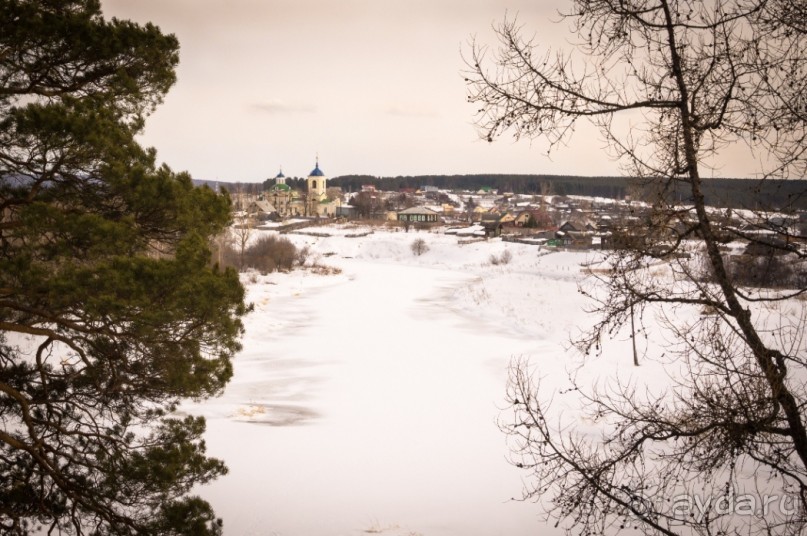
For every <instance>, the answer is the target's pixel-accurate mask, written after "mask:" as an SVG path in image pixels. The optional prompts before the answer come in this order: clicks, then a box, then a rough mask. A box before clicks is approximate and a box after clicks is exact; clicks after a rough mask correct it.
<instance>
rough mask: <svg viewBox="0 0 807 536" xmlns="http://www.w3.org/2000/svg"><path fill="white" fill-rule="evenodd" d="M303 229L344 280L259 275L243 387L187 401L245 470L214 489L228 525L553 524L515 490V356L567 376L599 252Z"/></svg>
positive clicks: (432, 530) (409, 528) (241, 371)
mask: <svg viewBox="0 0 807 536" xmlns="http://www.w3.org/2000/svg"><path fill="white" fill-rule="evenodd" d="M289 238H290V239H291V240H293V241H294V242H295V243H296V244H297V245H300V246H302V245H308V246H309V248H310V250H311V252H312V256H313V257H314V258H316V260H317V262H320V263H323V264H328V265H332V266H336V267H338V268H340V269H341V270H342V272H341V274H338V275H331V276H317V275H314V274H312V273H310V272H308V271H301V270H298V271H295V272H292V273H289V274H277V273H275V274H271V275H269V276H265V277H259V278H258V281H257V282H256V283H251V284H248V291H249V295H248V299H249V300H250V301H252V302H253V303H254V304H255V312H254V313H252V314H251V315H249V317H248V318H247V319H246V321H245V324H246V328H247V331H246V336H245V339H244V350H243V351H242V352H241V353H240V354H239V356H238V357H237V359H236V361H235V364H234V365H235V376H234V378H233V381H232V383H231V384H230V385H229V386H228V388H227V390H226V392H225V393H224V395H223V396H221V397H220V398H217V399H214V400H209V401H206V402H204V403H202V404H187V405H186V406H185V407H184V408H183V409H184V410H185V411H188V412H191V413H194V414H202V415H205V416H206V417H207V418H208V433H207V436H206V439H207V443H208V448H209V453H210V454H211V455H214V456H217V457H221V458H223V459H224V460H225V461H226V462H227V464H228V466H229V467H230V473H229V474H228V475H227V476H225V477H223V478H221V479H219V480H218V481H216V482H214V483H213V484H210V485H208V486H205V487H203V488H201V489H200V490H199V493H200V494H201V495H202V496H204V497H205V498H207V499H208V500H210V501H211V502H212V503H213V506H214V507H215V509H216V512H217V514H218V515H220V516H222V517H223V518H224V520H225V534H227V535H249V534H254V535H258V534H275V535H311V536H318V535H351V534H357V535H358V534H368V533H380V534H389V535H413V534H422V535H435V536H440V535H470V536H473V535H479V536H482V535H485V536H487V535H495V534H502V535H508V536H518V535H528V534H530V535H534V534H539V533H540V534H551V533H552V532H551V531H552V529H548V528H547V527H545V526H544V525H543V524H542V523H541V522H540V521H539V519H538V515H537V514H538V510H537V508H536V506H535V505H533V504H531V503H523V502H518V501H511V500H510V499H511V498H512V497H520V495H521V491H522V478H525V477H526V475H525V474H523V473H522V472H521V471H519V470H518V469H516V468H514V467H512V466H510V465H509V464H508V463H507V461H506V456H507V454H508V452H507V447H506V441H505V437H504V435H503V434H502V433H501V432H500V431H499V429H498V427H497V425H496V420H497V418H498V417H499V416H500V414H501V406H502V404H503V400H504V395H505V382H506V376H507V366H508V363H509V362H510V360H511V359H512V358H514V357H529V358H530V359H531V361H532V363H533V364H534V365H535V366H536V368H537V369H538V370H539V371H540V373H541V375H542V376H547V377H548V378H549V379H550V381H556V380H557V381H558V382H559V386H561V385H560V384H563V385H565V377H566V371H567V369H569V368H570V363H573V362H575V361H576V358H573V357H571V352H570V351H569V350H568V349H567V346H568V344H567V342H568V340H569V336H570V333H571V332H572V331H573V330H575V329H576V328H575V326H577V325H579V324H580V323H581V318H584V315H583V313H582V309H583V306H584V303H585V302H584V300H583V298H582V297H581V296H580V295H579V294H578V293H577V287H576V280H577V278H578V277H579V276H580V263H581V262H584V261H585V260H586V258H587V257H588V256H587V255H586V254H580V253H553V254H551V255H546V256H539V250H538V249H537V248H536V247H534V246H527V245H522V244H505V243H503V242H500V241H498V240H492V241H487V242H475V243H471V244H466V245H459V244H458V243H457V239H456V237H451V236H446V235H440V234H431V233H402V232H397V233H389V232H376V233H374V234H371V235H369V236H365V237H361V238H352V237H347V236H344V235H341V236H339V235H337V236H331V237H315V236H303V235H289ZM415 238H423V239H425V240H426V242H427V245H428V246H429V251H428V252H426V253H425V254H423V255H422V256H415V255H413V253H412V252H411V250H410V244H411V242H412V241H413V240H414V239H415ZM505 250H508V251H510V253H511V255H512V260H511V262H510V263H509V264H507V265H501V264H500V265H494V264H491V263H490V257H491V255H493V256H501V254H502V253H503V252H504V251H505ZM626 364H627V363H626ZM554 530H556V531H557V529H554ZM557 533H559V532H557Z"/></svg>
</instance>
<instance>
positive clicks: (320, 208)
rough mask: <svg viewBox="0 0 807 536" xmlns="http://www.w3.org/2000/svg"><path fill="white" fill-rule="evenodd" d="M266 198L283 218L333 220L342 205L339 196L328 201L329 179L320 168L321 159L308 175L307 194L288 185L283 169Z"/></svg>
mask: <svg viewBox="0 0 807 536" xmlns="http://www.w3.org/2000/svg"><path fill="white" fill-rule="evenodd" d="M265 198H266V200H267V201H270V202H271V203H272V204H273V205H274V207H275V209H276V210H277V213H278V215H279V216H280V217H281V218H289V217H308V218H333V217H335V216H336V209H337V207H340V206H341V205H342V200H341V198H340V197H339V196H336V197H334V198H333V199H328V177H327V176H326V175H325V173H323V172H322V170H321V169H320V167H319V157H317V160H316V164H315V165H314V169H313V170H312V171H311V173H309V174H308V178H307V179H306V191H305V192H298V191H296V190H292V189H291V188H290V187H289V185H288V184H286V176H285V175H283V170H282V169H281V170H280V172H279V173H278V174H277V175H276V176H275V184H274V185H273V186H272V187H271V188H270V189H269V191H268V192H266V194H265Z"/></svg>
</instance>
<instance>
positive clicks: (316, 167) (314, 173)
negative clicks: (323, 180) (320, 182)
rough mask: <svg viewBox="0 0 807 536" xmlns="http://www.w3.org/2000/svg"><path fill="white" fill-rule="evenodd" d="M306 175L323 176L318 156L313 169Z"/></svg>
mask: <svg viewBox="0 0 807 536" xmlns="http://www.w3.org/2000/svg"><path fill="white" fill-rule="evenodd" d="M308 176H309V177H324V176H325V173H323V172H322V170H321V169H319V158H317V164H316V166H314V171H312V172H311V173H309V174H308Z"/></svg>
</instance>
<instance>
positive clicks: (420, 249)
mask: <svg viewBox="0 0 807 536" xmlns="http://www.w3.org/2000/svg"><path fill="white" fill-rule="evenodd" d="M409 248H410V249H411V250H412V253H414V254H415V256H416V257H420V256H421V255H423V254H424V253H426V252H427V251H429V246H428V244H426V241H425V240H423V239H422V238H416V239H415V240H414V241H413V242H412V244H410V246H409Z"/></svg>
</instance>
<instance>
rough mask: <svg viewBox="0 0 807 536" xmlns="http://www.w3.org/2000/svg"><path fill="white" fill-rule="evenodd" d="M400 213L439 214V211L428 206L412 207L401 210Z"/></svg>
mask: <svg viewBox="0 0 807 536" xmlns="http://www.w3.org/2000/svg"><path fill="white" fill-rule="evenodd" d="M398 214H434V215H439V212H435V211H434V210H432V209H430V208H428V207H410V208H408V209H406V210H401V211H399V212H398Z"/></svg>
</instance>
